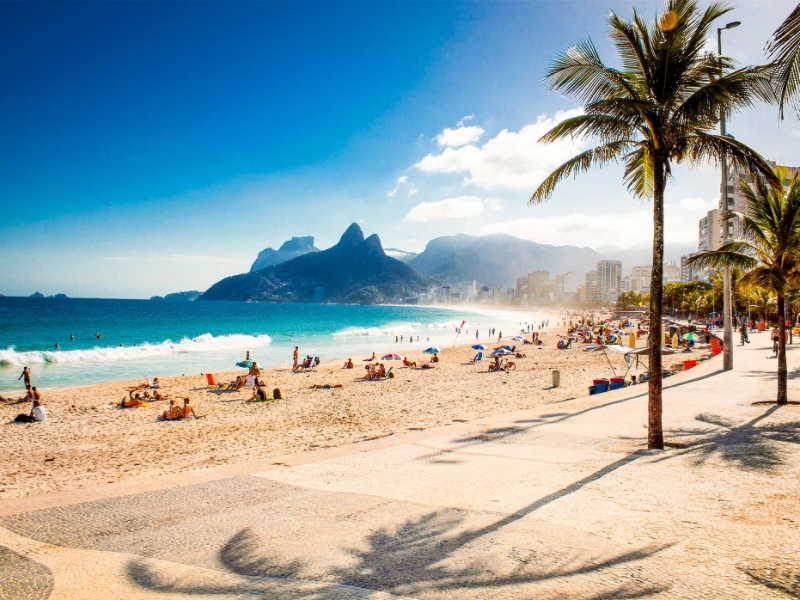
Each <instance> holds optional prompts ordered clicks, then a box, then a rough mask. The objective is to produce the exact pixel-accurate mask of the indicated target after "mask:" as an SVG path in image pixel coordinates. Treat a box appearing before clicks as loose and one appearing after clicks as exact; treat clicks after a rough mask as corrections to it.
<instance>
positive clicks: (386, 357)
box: [381, 354, 403, 360]
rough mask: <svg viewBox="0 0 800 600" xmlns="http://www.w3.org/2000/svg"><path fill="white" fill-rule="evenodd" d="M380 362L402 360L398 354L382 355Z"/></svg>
mask: <svg viewBox="0 0 800 600" xmlns="http://www.w3.org/2000/svg"><path fill="white" fill-rule="evenodd" d="M381 360H403V357H402V356H400V355H399V354H384V355H383V356H381Z"/></svg>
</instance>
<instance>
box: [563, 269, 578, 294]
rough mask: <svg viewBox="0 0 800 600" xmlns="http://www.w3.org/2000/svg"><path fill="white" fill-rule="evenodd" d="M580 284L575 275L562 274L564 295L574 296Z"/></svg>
mask: <svg viewBox="0 0 800 600" xmlns="http://www.w3.org/2000/svg"><path fill="white" fill-rule="evenodd" d="M580 282H581V280H580V279H579V278H578V275H577V273H574V272H573V271H569V272H568V273H564V293H565V294H574V293H575V292H577V291H578V285H579V284H580Z"/></svg>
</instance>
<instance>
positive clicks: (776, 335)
mask: <svg viewBox="0 0 800 600" xmlns="http://www.w3.org/2000/svg"><path fill="white" fill-rule="evenodd" d="M780 337H781V336H780V333H778V326H777V325H775V327H773V328H772V352H773V353H774V354H775V356H778V340H779V339H780Z"/></svg>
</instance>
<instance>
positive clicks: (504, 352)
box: [492, 348, 511, 356]
mask: <svg viewBox="0 0 800 600" xmlns="http://www.w3.org/2000/svg"><path fill="white" fill-rule="evenodd" d="M507 354H511V351H510V350H506V349H505V348H498V349H497V350H495V351H494V352H492V356H506V355H507Z"/></svg>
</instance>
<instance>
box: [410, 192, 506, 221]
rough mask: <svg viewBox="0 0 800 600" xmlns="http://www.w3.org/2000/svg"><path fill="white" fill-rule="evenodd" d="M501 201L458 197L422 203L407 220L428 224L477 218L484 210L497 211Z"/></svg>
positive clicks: (413, 209) (477, 197)
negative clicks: (445, 220)
mask: <svg viewBox="0 0 800 600" xmlns="http://www.w3.org/2000/svg"><path fill="white" fill-rule="evenodd" d="M498 208H500V201H499V200H498V199H496V198H481V197H479V196H457V197H456V198H446V199H444V200H439V201H437V202H422V203H420V204H417V205H416V206H415V207H414V208H412V209H411V210H410V211H409V212H408V215H406V220H408V221H416V222H422V223H426V222H428V221H440V220H442V219H464V218H467V217H476V216H478V215H480V214H481V213H483V211H484V209H490V210H497V209H498Z"/></svg>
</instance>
